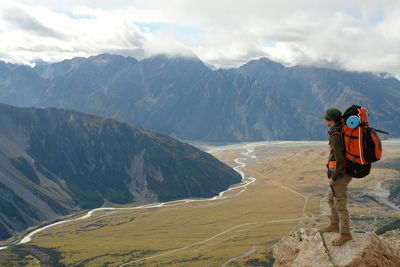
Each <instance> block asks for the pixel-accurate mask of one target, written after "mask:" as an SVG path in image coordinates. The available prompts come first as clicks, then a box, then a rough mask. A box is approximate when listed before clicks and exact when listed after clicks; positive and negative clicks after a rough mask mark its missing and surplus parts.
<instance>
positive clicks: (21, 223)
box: [0, 104, 241, 239]
mask: <svg viewBox="0 0 400 267" xmlns="http://www.w3.org/2000/svg"><path fill="white" fill-rule="evenodd" d="M0 122H1V123H2V125H3V127H2V129H0V193H1V194H0V206H1V209H0V219H1V220H0V230H1V231H0V238H1V239H3V238H6V237H8V236H10V235H11V234H15V233H16V232H18V231H21V230H23V229H24V228H26V227H27V226H31V225H35V224H38V223H39V222H41V221H45V220H48V219H52V218H55V217H57V216H60V215H66V214H69V213H71V212H76V211H79V210H81V209H90V208H95V207H100V206H102V205H103V204H104V202H111V203H116V204H127V203H133V202H135V203H143V202H144V203H146V202H154V201H166V200H175V199H182V198H186V197H212V196H215V195H218V194H219V192H220V191H223V190H225V189H227V188H228V186H229V185H231V184H234V183H239V182H240V181H241V176H240V175H239V174H238V173H237V172H235V171H234V170H233V169H232V168H230V167H228V166H227V165H225V164H224V163H222V162H220V161H219V160H217V159H216V158H215V157H213V156H212V155H210V154H208V153H206V152H203V151H201V150H199V149H197V148H195V147H193V146H191V145H189V144H185V143H182V142H179V141H177V140H175V139H173V138H171V137H168V136H164V135H160V134H156V133H153V132H151V131H148V130H145V129H142V128H141V127H137V126H134V125H130V124H128V123H125V122H120V121H117V120H115V119H110V118H104V117H99V116H95V115H90V114H84V113H81V112H77V111H74V110H71V109H57V108H45V109H40V108H19V107H14V106H10V105H5V104H0Z"/></svg>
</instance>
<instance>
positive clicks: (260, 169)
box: [0, 142, 400, 266]
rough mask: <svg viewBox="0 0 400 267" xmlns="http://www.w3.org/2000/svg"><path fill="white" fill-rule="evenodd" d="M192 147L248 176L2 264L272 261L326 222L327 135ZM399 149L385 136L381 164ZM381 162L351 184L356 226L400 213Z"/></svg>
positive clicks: (20, 252) (91, 226) (102, 218)
mask: <svg viewBox="0 0 400 267" xmlns="http://www.w3.org/2000/svg"><path fill="white" fill-rule="evenodd" d="M194 145H197V146H198V147H200V148H201V149H204V150H206V151H208V152H209V153H211V154H212V155H214V156H215V157H216V158H218V159H220V160H221V161H223V162H225V163H227V164H228V165H230V166H232V167H235V168H236V169H237V171H239V172H240V171H242V172H243V175H244V178H245V179H244V181H243V183H242V184H240V185H232V189H231V190H228V191H226V192H224V193H223V194H220V196H219V197H215V198H213V199H192V200H181V201H174V202H166V203H164V204H162V203H161V204H160V203H155V205H151V206H146V207H143V208H138V205H136V208H134V209H125V210H121V209H116V210H98V211H96V212H94V213H92V214H91V216H90V217H89V216H87V217H86V218H85V219H80V220H75V221H70V222H65V223H61V224H59V225H54V226H52V227H50V228H48V229H44V230H43V231H40V232H38V233H37V234H35V235H33V236H32V240H31V241H30V242H27V243H25V244H22V245H18V246H10V247H9V248H7V249H4V250H2V251H0V265H3V264H4V265H7V266H12V263H15V265H17V263H18V262H19V263H22V262H25V263H27V264H30V266H37V264H38V263H39V261H42V262H47V263H48V264H54V263H55V262H60V263H62V264H65V265H67V266H269V265H270V264H271V263H272V261H273V260H272V258H271V247H272V245H273V244H274V243H275V242H276V241H277V240H279V238H280V237H282V236H283V235H285V234H287V232H288V231H289V230H291V229H292V228H296V227H303V226H305V227H320V226H322V225H325V224H326V223H327V222H328V212H329V210H328V206H327V203H326V201H325V194H326V192H327V190H328V189H329V187H328V181H327V178H326V169H325V164H326V160H327V157H328V146H327V142H254V143H240V144H231V145H224V146H211V145H208V144H200V143H197V144H194ZM399 146H400V144H399V143H385V144H384V157H383V159H382V162H385V161H388V162H389V161H390V162H392V161H393V160H394V161H399V163H400V160H399V159H400V151H399ZM377 166H378V165H377ZM379 166H382V167H379ZM379 166H378V167H373V169H372V172H371V174H370V175H369V176H368V177H366V178H363V179H356V178H353V180H352V181H351V183H350V184H349V194H348V201H349V202H348V206H349V212H350V214H351V217H350V218H351V227H352V230H353V231H374V230H376V229H377V228H379V227H380V226H382V225H385V224H387V223H389V222H391V221H394V220H396V219H398V218H399V216H400V211H399V210H398V209H396V207H394V206H393V205H390V203H388V202H387V201H386V197H387V193H386V190H385V187H386V186H387V185H389V184H390V183H391V182H392V181H394V180H395V179H399V178H400V175H399V170H396V169H392V168H390V167H385V165H384V164H381V165H379ZM388 166H392V165H390V164H389V165H388ZM125 207H126V206H125ZM132 207H133V206H132ZM79 216H82V215H79ZM79 216H76V218H79Z"/></svg>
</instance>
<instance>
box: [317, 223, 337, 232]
mask: <svg viewBox="0 0 400 267" xmlns="http://www.w3.org/2000/svg"><path fill="white" fill-rule="evenodd" d="M319 231H320V232H321V233H327V232H335V233H339V225H338V224H330V225H328V226H326V227H324V228H322V229H320V230H319Z"/></svg>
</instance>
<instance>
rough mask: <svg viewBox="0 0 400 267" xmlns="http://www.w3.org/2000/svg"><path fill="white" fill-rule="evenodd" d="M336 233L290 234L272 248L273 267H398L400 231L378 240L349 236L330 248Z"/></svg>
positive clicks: (311, 230) (371, 236) (303, 230)
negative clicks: (338, 244) (343, 241)
mask: <svg viewBox="0 0 400 267" xmlns="http://www.w3.org/2000/svg"><path fill="white" fill-rule="evenodd" d="M338 235H339V234H338V233H323V234H321V233H319V232H318V229H315V228H300V229H298V230H292V231H290V232H289V234H288V235H286V236H284V237H282V238H281V240H279V242H277V243H276V244H275V245H274V246H273V255H274V257H275V263H274V265H273V266H274V267H284V266H313V267H318V266H321V267H322V266H323V267H330V266H331V267H334V266H335V267H341V266H343V267H344V266H348V267H353V266H357V267H360V266H380V267H384V266H385V267H386V266H387V267H396V266H397V267H398V266H400V230H392V231H389V232H386V233H385V234H383V235H381V236H379V235H377V234H376V233H374V232H368V233H354V232H353V233H352V236H353V239H352V240H350V241H348V242H347V243H345V244H344V245H342V246H332V245H331V242H332V240H334V239H335V238H336V237H337V236H338Z"/></svg>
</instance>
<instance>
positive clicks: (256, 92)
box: [0, 54, 400, 142]
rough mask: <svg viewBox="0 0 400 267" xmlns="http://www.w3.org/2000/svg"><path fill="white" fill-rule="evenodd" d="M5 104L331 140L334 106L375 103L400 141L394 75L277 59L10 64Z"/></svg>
mask: <svg viewBox="0 0 400 267" xmlns="http://www.w3.org/2000/svg"><path fill="white" fill-rule="evenodd" d="M0 102H3V103H7V104H11V105H16V106H37V107H59V108H70V109H75V110H78V111H82V112H86V113H92V114H95V115H100V116H107V117H112V118H116V119H118V120H122V121H125V122H129V123H132V124H134V125H137V126H140V127H143V128H145V129H147V130H151V131H154V132H157V133H160V134H163V135H168V136H171V137H174V138H176V139H179V140H197V141H198V140H202V141H221V142H233V141H260V140H325V139H326V138H327V133H326V128H325V125H324V123H323V121H321V119H320V116H321V114H322V113H323V112H324V109H325V108H328V107H338V108H340V109H341V110H342V111H343V110H344V109H346V108H347V107H349V106H350V105H352V104H358V105H362V106H365V107H367V109H368V110H369V113H370V122H371V125H372V126H374V127H376V128H379V129H383V130H386V131H389V132H391V133H392V134H391V137H399V136H400V126H399V124H397V123H396V122H398V121H400V106H399V104H398V103H400V81H399V80H397V79H396V78H394V77H392V76H390V75H389V74H387V73H370V72H351V71H344V70H335V69H327V68H320V67H310V66H293V67H286V66H284V65H282V64H279V63H277V62H273V61H271V60H269V59H267V58H261V59H257V60H253V61H250V62H248V63H246V64H244V65H242V66H240V67H238V68H232V69H216V70H212V69H211V68H210V67H208V66H207V65H206V64H204V63H203V62H202V61H201V60H200V59H199V58H197V57H180V56H174V57H171V56H168V55H157V56H153V57H150V58H146V59H143V60H141V61H138V60H136V59H135V58H132V57H123V56H117V55H110V54H100V55H97V56H92V57H88V58H73V59H69V60H64V61H62V62H58V63H42V64H38V65H37V66H35V67H33V68H31V67H29V66H25V65H16V64H10V63H4V62H1V63H0Z"/></svg>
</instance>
